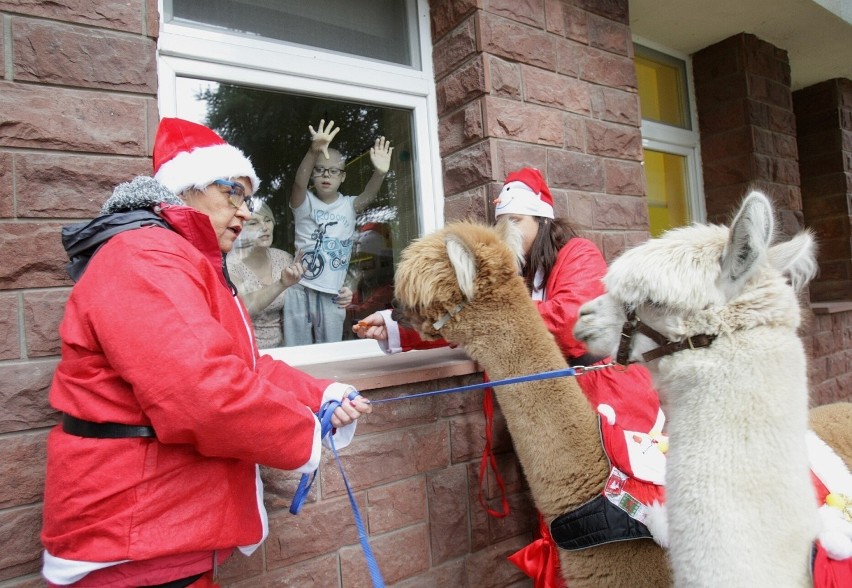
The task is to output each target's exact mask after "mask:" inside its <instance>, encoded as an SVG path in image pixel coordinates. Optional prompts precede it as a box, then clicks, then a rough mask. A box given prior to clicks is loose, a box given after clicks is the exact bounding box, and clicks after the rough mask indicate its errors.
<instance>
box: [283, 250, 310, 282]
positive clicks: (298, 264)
mask: <svg viewBox="0 0 852 588" xmlns="http://www.w3.org/2000/svg"><path fill="white" fill-rule="evenodd" d="M303 255H304V254H303V252H302V251H299V253H297V254H296V259H294V260H293V263H291V264H290V265H288V266H287V267H285V268H284V269H283V270H281V278H280V281H281V285H282V286H284V289H285V290H286V289H287V288H289V287H290V286H292V285H293V284H296V283H298V282H299V280H301V279H302V274H304V273H305V267H304V266H303V265H302V257H303Z"/></svg>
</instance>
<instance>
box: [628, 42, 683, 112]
mask: <svg viewBox="0 0 852 588" xmlns="http://www.w3.org/2000/svg"><path fill="white" fill-rule="evenodd" d="M634 47H635V59H634V61H635V63H636V76H637V79H638V83H639V102H640V104H641V107H642V118H643V119H645V120H652V121H655V122H660V123H664V124H668V125H673V126H676V127H680V128H683V129H690V128H692V126H691V123H690V115H689V103H688V102H687V91H686V89H687V87H686V65H685V64H684V62H683V61H681V60H680V59H676V58H674V57H671V56H669V55H666V54H664V53H660V52H659V51H654V50H653V49H648V48H647V47H642V46H641V45H635V46H634Z"/></svg>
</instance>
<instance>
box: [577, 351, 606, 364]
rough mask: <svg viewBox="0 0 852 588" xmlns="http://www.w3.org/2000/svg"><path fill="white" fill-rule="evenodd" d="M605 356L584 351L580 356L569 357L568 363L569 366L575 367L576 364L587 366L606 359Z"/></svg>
mask: <svg viewBox="0 0 852 588" xmlns="http://www.w3.org/2000/svg"><path fill="white" fill-rule="evenodd" d="M606 357H607V356H606V355H592V354H591V353H584V354H583V355H581V356H580V357H569V358H568V365H570V366H571V367H577V366H578V365H582V366H585V367H588V366H590V365H594V364H596V363H598V362H599V361H601V360H603V359H606Z"/></svg>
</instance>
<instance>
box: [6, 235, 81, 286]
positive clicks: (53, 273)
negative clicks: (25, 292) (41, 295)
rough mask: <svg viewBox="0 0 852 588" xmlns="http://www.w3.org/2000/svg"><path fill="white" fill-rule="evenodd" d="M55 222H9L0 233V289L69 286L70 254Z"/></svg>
mask: <svg viewBox="0 0 852 588" xmlns="http://www.w3.org/2000/svg"><path fill="white" fill-rule="evenodd" d="M60 229H61V226H60V225H58V224H55V223H38V224H36V223H25V222H20V223H7V224H5V225H4V230H3V232H2V233H0V259H2V260H3V261H2V263H0V290H12V289H15V288H46V287H51V286H67V285H69V284H70V283H71V278H69V277H68V273H67V272H66V271H65V264H66V262H67V261H68V256H67V255H66V254H65V250H64V249H63V248H62V243H61V240H60V237H59V235H60Z"/></svg>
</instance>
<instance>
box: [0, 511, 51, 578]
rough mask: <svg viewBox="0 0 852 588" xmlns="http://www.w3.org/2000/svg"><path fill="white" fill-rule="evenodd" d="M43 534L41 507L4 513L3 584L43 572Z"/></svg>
mask: <svg viewBox="0 0 852 588" xmlns="http://www.w3.org/2000/svg"><path fill="white" fill-rule="evenodd" d="M40 532H41V507H40V506H27V507H24V508H13V509H9V510H3V511H0V582H2V581H4V580H8V579H10V578H16V577H18V576H25V575H26V574H32V573H35V572H37V571H38V570H40V569H41V557H42V547H41V539H40V538H39V533H40ZM41 585H42V586H43V585H44V583H43V582H42V584H41Z"/></svg>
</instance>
